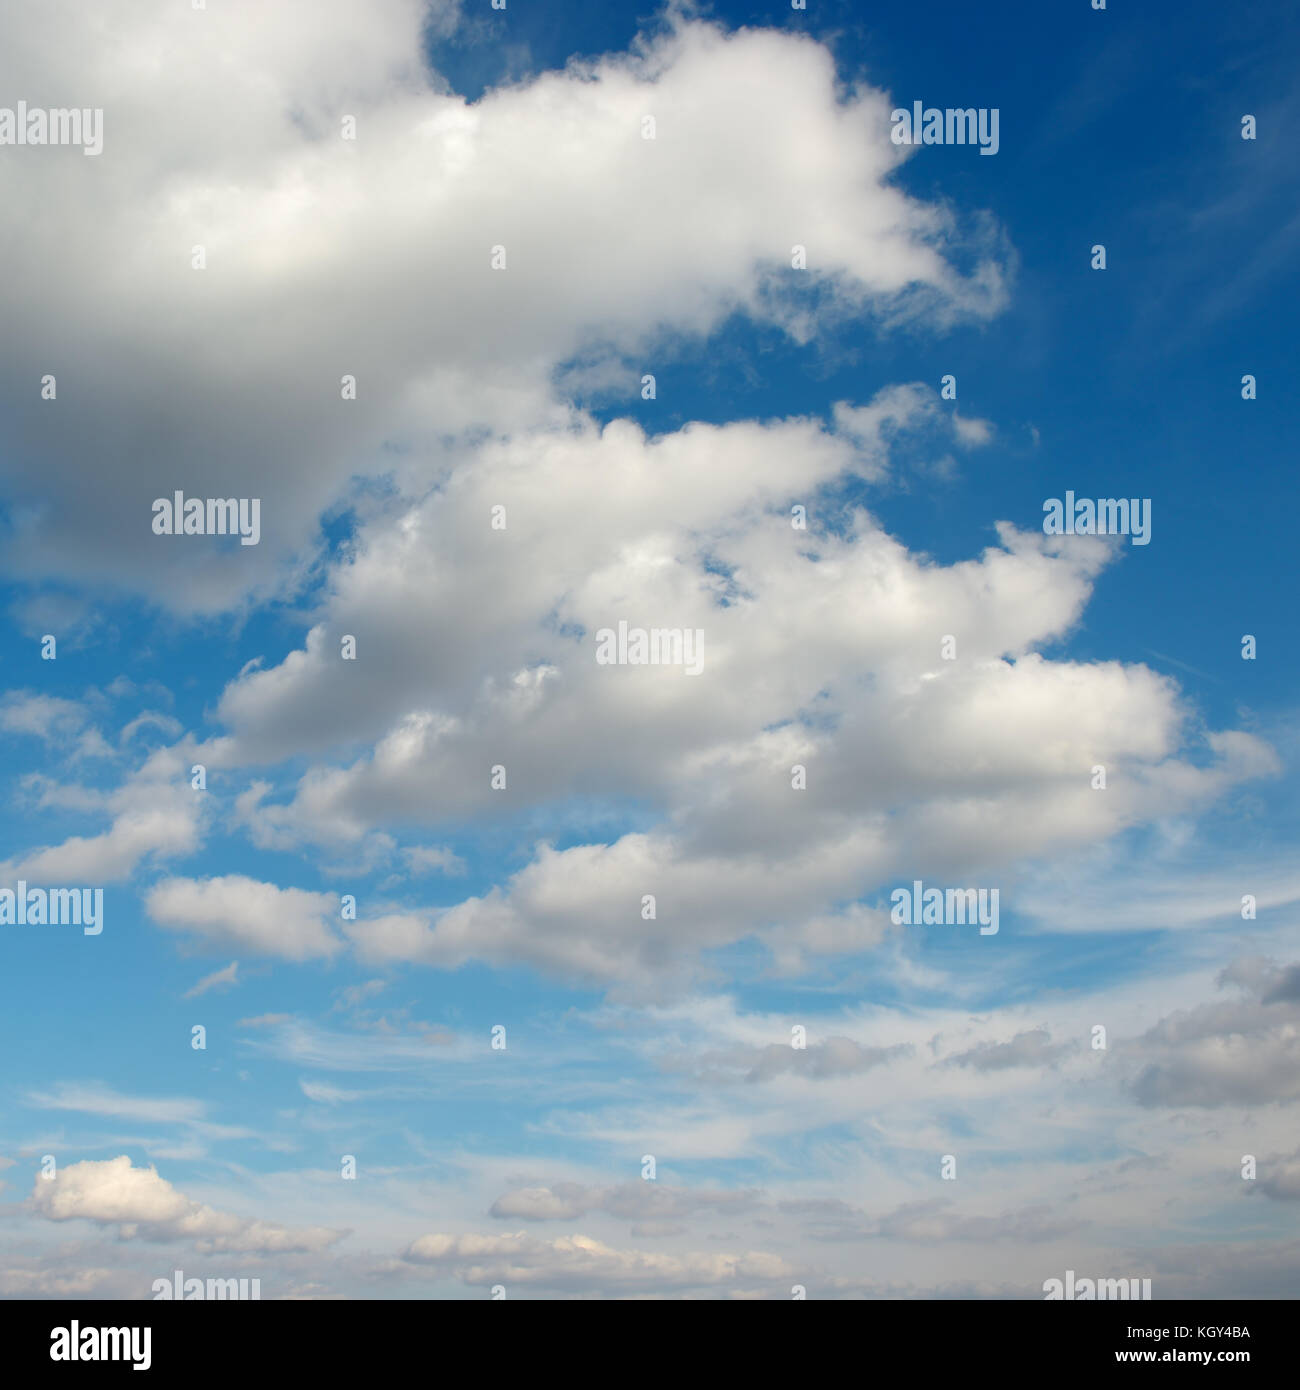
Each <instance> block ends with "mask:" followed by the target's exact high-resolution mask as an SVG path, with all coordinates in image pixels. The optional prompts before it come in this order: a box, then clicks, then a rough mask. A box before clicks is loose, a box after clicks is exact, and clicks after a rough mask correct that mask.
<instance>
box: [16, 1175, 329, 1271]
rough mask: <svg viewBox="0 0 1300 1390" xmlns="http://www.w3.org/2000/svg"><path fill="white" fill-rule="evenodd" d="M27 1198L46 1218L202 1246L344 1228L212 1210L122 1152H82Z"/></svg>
mask: <svg viewBox="0 0 1300 1390" xmlns="http://www.w3.org/2000/svg"><path fill="white" fill-rule="evenodd" d="M30 1205H31V1207H32V1209H33V1210H34V1211H35V1212H36V1213H37V1215H39V1216H42V1217H44V1218H45V1219H46V1220H49V1221H92V1222H95V1223H96V1224H98V1225H101V1226H116V1227H117V1228H118V1235H119V1236H120V1237H121V1238H122V1239H132V1238H134V1237H137V1236H138V1237H140V1238H141V1239H144V1240H149V1241H174V1240H186V1241H191V1242H193V1244H194V1246H195V1248H196V1249H198V1250H202V1251H241V1252H246V1253H257V1254H287V1253H293V1252H303V1251H320V1250H325V1249H327V1248H328V1247H329V1246H331V1245H333V1244H335V1243H336V1242H337V1241H339V1240H341V1239H342V1238H343V1236H344V1234H346V1233H345V1232H342V1231H332V1230H328V1229H326V1228H325V1227H320V1226H316V1227H310V1228H307V1229H303V1230H296V1231H294V1230H289V1229H288V1228H286V1227H284V1226H278V1225H275V1224H274V1223H271V1222H265V1221H253V1220H249V1219H246V1218H241V1217H236V1216H231V1215H229V1214H227V1213H223V1212H218V1211H214V1210H213V1209H212V1208H211V1207H208V1206H203V1205H202V1204H200V1203H198V1202H194V1201H191V1200H190V1199H189V1198H188V1197H185V1196H184V1195H183V1194H182V1193H180V1192H178V1191H177V1190H176V1188H174V1187H173V1186H172V1185H171V1183H169V1182H167V1180H166V1179H165V1178H162V1177H160V1176H159V1174H158V1171H157V1169H156V1168H154V1167H152V1166H150V1167H148V1168H136V1167H134V1166H133V1165H132V1163H131V1160H130V1159H129V1158H128V1157H127V1156H126V1155H125V1154H123V1155H122V1156H121V1157H119V1158H110V1159H105V1160H103V1161H102V1162H100V1161H95V1160H93V1159H85V1160H83V1161H82V1162H80V1163H72V1164H69V1165H67V1166H65V1167H63V1168H61V1169H59V1170H58V1172H57V1174H56V1175H55V1176H54V1177H53V1178H44V1177H38V1178H37V1179H36V1183H35V1186H34V1187H33V1189H32V1194H31V1198H30Z"/></svg>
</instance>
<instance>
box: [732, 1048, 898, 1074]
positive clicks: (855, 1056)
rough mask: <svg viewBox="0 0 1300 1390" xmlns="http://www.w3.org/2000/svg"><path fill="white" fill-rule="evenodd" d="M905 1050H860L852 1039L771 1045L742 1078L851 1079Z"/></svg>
mask: <svg viewBox="0 0 1300 1390" xmlns="http://www.w3.org/2000/svg"><path fill="white" fill-rule="evenodd" d="M910 1050H911V1049H910V1048H908V1047H906V1046H900V1047H862V1046H861V1045H860V1044H858V1043H856V1042H854V1041H853V1039H852V1038H839V1037H832V1038H827V1039H826V1040H825V1041H824V1042H818V1043H813V1044H812V1046H810V1047H803V1048H795V1047H791V1046H789V1045H788V1044H785V1043H772V1044H771V1045H770V1046H768V1047H765V1048H764V1049H763V1053H762V1056H761V1057H760V1058H759V1060H758V1062H757V1063H756V1064H755V1066H754V1068H753V1070H752V1071H751V1072H750V1073H749V1076H748V1077H747V1078H746V1079H747V1080H749V1081H770V1080H771V1079H772V1078H773V1077H774V1076H779V1075H781V1074H782V1073H783V1072H794V1073H795V1074H796V1075H797V1076H807V1077H810V1078H812V1079H814V1080H817V1079H820V1078H822V1077H830V1076H855V1075H857V1074H858V1073H860V1072H864V1071H868V1070H870V1068H872V1067H876V1066H879V1065H880V1064H881V1063H882V1062H887V1061H888V1060H889V1059H890V1058H891V1057H897V1056H900V1055H903V1054H905V1053H907V1052H909V1051H910Z"/></svg>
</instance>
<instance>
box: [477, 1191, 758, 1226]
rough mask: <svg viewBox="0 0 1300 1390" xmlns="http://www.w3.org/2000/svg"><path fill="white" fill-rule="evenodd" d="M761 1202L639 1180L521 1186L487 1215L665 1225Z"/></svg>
mask: <svg viewBox="0 0 1300 1390" xmlns="http://www.w3.org/2000/svg"><path fill="white" fill-rule="evenodd" d="M759 1203H760V1196H759V1194H758V1193H757V1192H715V1191H708V1190H702V1189H699V1188H681V1187H666V1186H661V1185H660V1184H659V1183H651V1182H643V1181H640V1180H636V1181H632V1182H626V1183H622V1184H620V1185H618V1186H616V1187H590V1186H587V1185H585V1184H583V1183H573V1182H564V1183H556V1184H555V1185H554V1186H553V1187H520V1188H515V1189H514V1190H513V1191H511V1192H506V1193H504V1194H502V1196H500V1197H498V1198H497V1199H496V1201H494V1202H493V1203H492V1206H491V1209H490V1212H489V1214H490V1215H491V1216H495V1217H497V1218H499V1219H501V1220H506V1221H509V1220H524V1221H572V1220H575V1219H576V1218H578V1217H582V1216H586V1215H587V1214H588V1213H589V1212H593V1211H599V1212H604V1213H606V1214H607V1215H609V1216H614V1217H618V1218H620V1219H622V1220H628V1221H636V1222H638V1223H642V1226H641V1227H638V1232H640V1231H641V1230H642V1229H643V1228H644V1227H645V1226H651V1225H669V1224H671V1223H676V1222H679V1221H681V1220H682V1219H683V1218H685V1217H688V1216H694V1215H697V1214H698V1213H701V1212H709V1211H716V1212H723V1213H733V1212H734V1213H739V1212H747V1211H752V1210H753V1209H754V1208H755V1207H757V1206H758V1205H759Z"/></svg>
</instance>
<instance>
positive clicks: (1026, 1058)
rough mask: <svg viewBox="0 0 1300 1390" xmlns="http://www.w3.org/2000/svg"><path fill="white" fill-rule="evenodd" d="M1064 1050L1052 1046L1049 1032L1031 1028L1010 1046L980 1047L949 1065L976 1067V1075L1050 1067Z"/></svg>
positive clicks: (996, 1044) (980, 1044)
mask: <svg viewBox="0 0 1300 1390" xmlns="http://www.w3.org/2000/svg"><path fill="white" fill-rule="evenodd" d="M1063 1051H1064V1048H1062V1047H1060V1046H1057V1047H1053V1046H1052V1037H1051V1034H1050V1033H1049V1032H1048V1031H1047V1029H1046V1028H1030V1029H1027V1030H1026V1031H1025V1032H1023V1033H1017V1034H1016V1036H1015V1037H1014V1038H1012V1039H1011V1040H1010V1042H1004V1043H996V1042H982V1043H977V1044H976V1045H975V1046H974V1047H972V1048H971V1049H970V1050H969V1051H967V1052H960V1053H958V1054H957V1055H956V1056H953V1057H949V1058H948V1059H947V1064H948V1065H949V1066H954V1067H974V1068H975V1070H976V1071H1002V1070H1004V1069H1005V1068H1007V1067H1042V1066H1050V1065H1051V1064H1052V1063H1053V1062H1054V1061H1055V1059H1056V1058H1057V1057H1059V1056H1060V1055H1061V1053H1062V1052H1063Z"/></svg>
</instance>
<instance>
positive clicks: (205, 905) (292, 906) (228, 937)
mask: <svg viewBox="0 0 1300 1390" xmlns="http://www.w3.org/2000/svg"><path fill="white" fill-rule="evenodd" d="M145 910H146V911H147V912H148V914H149V916H150V917H152V918H153V920H154V921H155V922H157V923H158V925H159V926H161V927H165V928H167V929H168V930H169V931H180V932H189V933H191V934H193V935H194V936H195V937H197V938H198V939H199V940H201V941H203V942H204V943H205V944H207V945H212V946H222V947H232V946H233V947H237V948H238V949H240V950H244V951H250V952H253V953H255V954H257V955H268V956H278V957H280V958H281V959H283V960H293V961H306V960H314V959H320V958H325V959H328V958H329V957H330V956H332V955H334V954H335V953H336V952H338V951H339V950H341V949H342V947H343V942H342V941H341V940H340V939H339V938H338V937H337V936H336V935H335V934H334V931H333V929H332V926H331V919H332V918H333V917H334V916H335V915H336V914H337V913H338V910H339V907H338V898H337V897H335V896H334V895H333V894H330V893H309V892H305V891H304V890H302V889H300V888H277V887H276V886H275V884H273V883H261V882H258V881H257V880H255V879H251V878H246V877H245V876H244V875H242V874H227V875H225V876H224V877H219V878H209V879H187V878H169V879H164V880H163V881H162V882H161V883H159V884H157V885H156V886H155V887H154V888H152V889H151V890H150V891H149V893H148V895H147V896H146V898H145Z"/></svg>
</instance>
